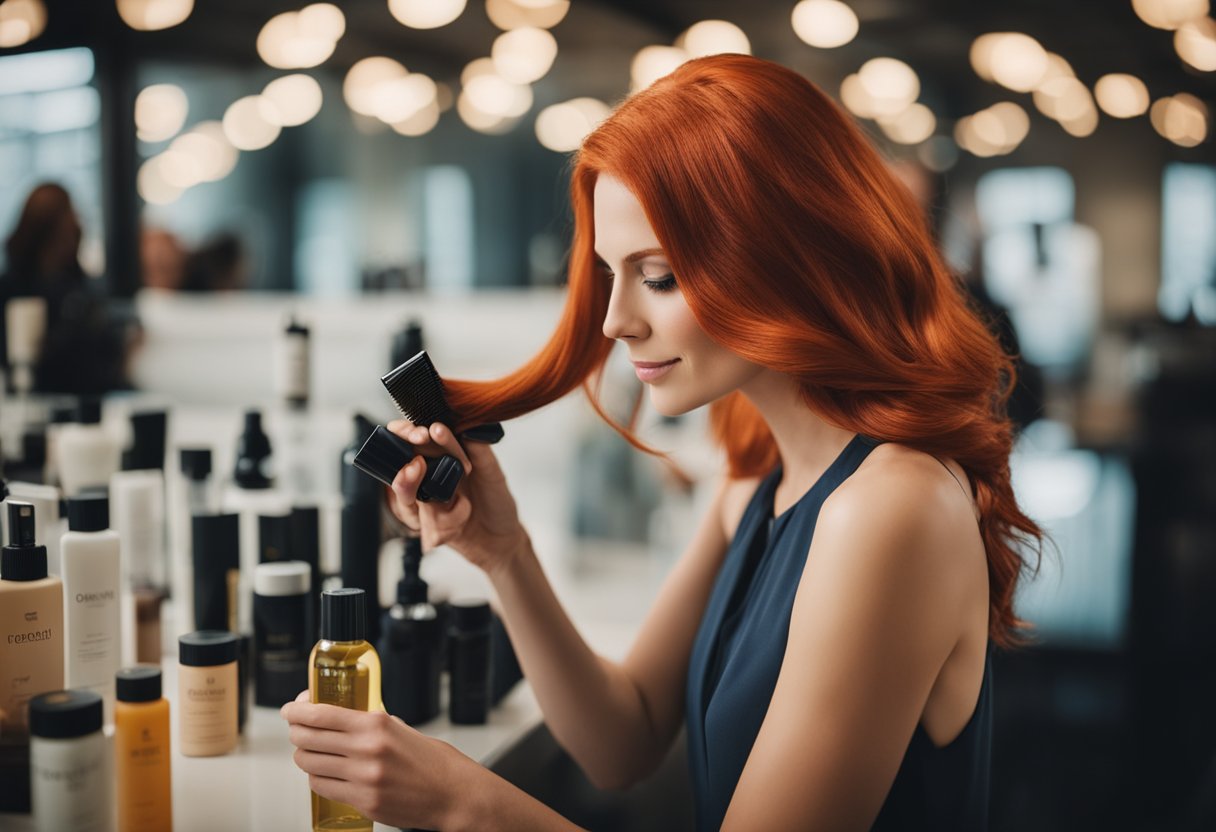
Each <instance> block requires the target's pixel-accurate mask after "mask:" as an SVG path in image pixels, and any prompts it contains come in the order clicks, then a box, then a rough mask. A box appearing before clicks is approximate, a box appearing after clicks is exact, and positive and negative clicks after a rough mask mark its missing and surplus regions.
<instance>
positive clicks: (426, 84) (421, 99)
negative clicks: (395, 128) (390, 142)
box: [372, 72, 437, 132]
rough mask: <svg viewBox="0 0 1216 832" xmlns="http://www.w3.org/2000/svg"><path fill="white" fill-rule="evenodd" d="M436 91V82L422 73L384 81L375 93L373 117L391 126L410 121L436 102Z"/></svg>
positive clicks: (413, 73) (412, 73)
mask: <svg viewBox="0 0 1216 832" xmlns="http://www.w3.org/2000/svg"><path fill="white" fill-rule="evenodd" d="M436 90H437V87H436V84H435V82H434V81H433V80H431V78H430V76H427V75H423V74H422V73H421V72H411V73H409V74H407V75H405V76H404V77H401V78H393V79H390V80H388V81H384V82H382V83H380V84H378V85H377V86H376V88H375V90H374V92H373V102H372V106H373V109H372V115H374V116H375V117H376V118H378V119H380V120H381V121H383V122H384V123H385V124H389V125H396V124H401V123H403V122H406V121H409V120H410V119H411V118H412V117H413V116H414V115H416V114H417V113H418V112H419V111H421V110H423V109H425V108H426V107H428V106H430V105H431V104H434V103H435V102H436ZM399 132H400V131H399Z"/></svg>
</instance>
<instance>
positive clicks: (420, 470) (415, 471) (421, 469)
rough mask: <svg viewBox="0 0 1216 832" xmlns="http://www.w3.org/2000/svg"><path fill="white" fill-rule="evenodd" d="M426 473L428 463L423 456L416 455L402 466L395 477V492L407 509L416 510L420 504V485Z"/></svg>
mask: <svg viewBox="0 0 1216 832" xmlns="http://www.w3.org/2000/svg"><path fill="white" fill-rule="evenodd" d="M425 473H426V463H425V462H424V461H423V460H422V458H421V457H414V458H413V459H411V460H410V461H409V462H407V463H406V464H405V465H403V466H402V467H401V470H400V471H398V472H397V476H395V477H393V493H394V494H396V495H397V498H398V501H399V502H400V503H401V504H402V506H404V507H405V508H407V509H410V510H416V508H417V505H418V486H419V485H421V484H422V477H423V475H424V474H425Z"/></svg>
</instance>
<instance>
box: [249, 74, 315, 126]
mask: <svg viewBox="0 0 1216 832" xmlns="http://www.w3.org/2000/svg"><path fill="white" fill-rule="evenodd" d="M262 97H263V98H265V99H266V100H267V101H269V102H270V103H271V104H273V105H274V109H275V112H276V113H277V114H278V123H279V126H281V127H296V126H298V125H300V124H303V123H305V122H306V121H308V120H310V119H311V118H312V117H313V116H315V115H316V114H317V113H319V112H321V102H322V93H321V85H320V84H318V83H317V82H316V79H314V78H312V77H310V76H308V75H299V74H297V75H284V76H283V77H282V78H276V79H275V80H273V81H271V82H270V83H269V84H267V85H266V88H265V89H263V90H262Z"/></svg>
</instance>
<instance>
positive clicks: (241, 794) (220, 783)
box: [0, 543, 669, 832]
mask: <svg viewBox="0 0 1216 832" xmlns="http://www.w3.org/2000/svg"><path fill="white" fill-rule="evenodd" d="M566 555H567V556H568V557H567V558H566V559H564V560H565V562H566V563H569V564H570V566H569V567H568V568H554V567H552V566H550V567H548V571H549V574H550V578H551V580H552V582H553V584H554V587H555V589H556V590H557V592H558V595H559V597H561V598H562V600H563V602H564V603H565V605H566V608H567V610H568V611H569V613H570V615H571V617H572V618H573V620H574V621H575V623H576V624H577V625H578V627H579V629H580V631H582V632H583V634H584V636H585V637H586V638H587V639H588V640H589V641H590V643H591V644H592V645H593V646H594V647H595V648H596V649H597V650H599V651H600V652H602V653H603V654H604V655H607V656H610V657H614V658H619V657H621V656H623V655H624V653H625V651H626V650H627V649H628V646H629V644H630V643H631V641H632V639H633V635H634V634H635V633H636V631H637V628H638V626H639V624H640V623H641V620H642V615H643V613H644V611H645V610H646V608H647V607H648V606H649V605H650V603H651V601H652V600H653V598H654V596H655V594H656V592H657V589H658V585H659V582H660V581H661V579H662V577H663V575H664V574H665V573H666V571H667V568H668V565H669V564H668V563H667V562H665V561H663V560H660V559H656V558H653V557H651V556H649V555H647V554H645V553H644V552H643V551H642V550H641V549H639V548H637V547H629V546H627V545H617V544H598V545H597V544H587V543H584V544H580V545H579V547H578V551H577V552H568V553H566ZM428 557H430V555H428ZM452 557H455V555H452ZM436 565H439V564H436ZM161 667H162V670H163V671H164V680H163V684H164V692H165V696H166V698H167V699H168V700H169V702H170V708H169V712H170V731H171V741H172V745H173V757H172V759H173V763H172V765H173V778H172V779H173V825H174V830H176V832H212V830H216V829H224V830H233V832H239V831H240V830H257V832H275V830H290V831H291V832H298V831H299V830H307V829H310V828H311V802H310V800H309V789H308V778H307V776H306V775H305V774H304V773H303V772H302V771H300V770H299V769H298V768H296V766H295V764H294V762H293V761H292V751H293V746H292V745H291V743H290V742H289V740H288V738H287V735H288V730H287V723H286V722H284V721H283V719H282V718H281V717H280V716H279V711H278V709H277V708H260V707H256V706H251V707H250V709H249V713H248V716H247V719H246V723H245V730H244V733H243V734H242V735H241V737H240V741H239V743H238V745H237V748H236V750H235V751H233V752H232V753H230V754H226V755H223V756H220V757H185V756H183V755H182V754H181V752H180V750H179V748H178V746H179V742H178V739H179V736H180V734H179V733H178V726H177V708H176V705H177V662H176V657H173V656H166V657H165V658H164V660H163V662H162V665H161ZM540 721H541V713H540V708H539V706H538V704H537V702H536V697H535V696H534V695H533V693H532V690H531V688H530V687H529V686H528V685H527V683H526V682H521V683H520V684H519V685H517V686H516V688H515V689H514V690H512V691H511V693H510V695H508V696H507V697H506V698H505V699H504V700H503V701H502V702H501V703H499V705H498V706H497V707H495V708H494V709H493V710H491V711H490V715H489V721H488V723H487V724H486V725H452V724H451V723H449V722H448V720H447V717H446V716H445V715H441V716H440V717H438V718H436V719H435V720H432V721H431V722H429V723H427V724H426V725H423V726H421V727H420V729H419V730H421V731H423V733H425V734H427V735H428V736H432V737H436V738H438V739H441V740H444V741H445V742H448V743H451V744H452V745H453V746H455V747H456V748H458V749H459V750H460V751H462V752H464V753H465V754H467V755H468V756H470V757H472V758H473V759H475V760H478V761H480V762H482V763H485V764H490V763H492V762H493V761H494V760H495V759H496V758H497V757H498V756H499V755H500V754H502V753H504V752H505V751H507V750H508V749H509V748H511V747H512V746H513V745H514V744H515V743H517V742H518V741H519V740H520V739H522V738H523V737H524V736H525V735H526V734H527V733H528V732H529V731H530V730H531V729H532V728H534V727H535V726H536V725H537V724H539V722H540ZM33 828H34V824H33V820H32V818H31V817H30V816H28V815H11V814H0V829H4V830H5V831H6V832H8V830H11V831H12V832H25V830H33ZM375 828H376V830H377V832H388V831H389V830H392V829H393V827H388V826H382V825H380V824H376V827H375Z"/></svg>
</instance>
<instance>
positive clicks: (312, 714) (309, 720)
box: [282, 702, 366, 731]
mask: <svg viewBox="0 0 1216 832" xmlns="http://www.w3.org/2000/svg"><path fill="white" fill-rule="evenodd" d="M282 714H283V718H284V719H286V720H287V721H288V722H290V723H292V724H300V725H308V726H311V727H313V728H326V729H328V730H330V731H354V730H356V729H357V728H358V727H359V717H360V716H366V712H365V711H355V710H352V709H350V708H339V707H338V706H337V705H314V704H312V703H311V702H288V703H287V704H286V705H284V706H283V708H282Z"/></svg>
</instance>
